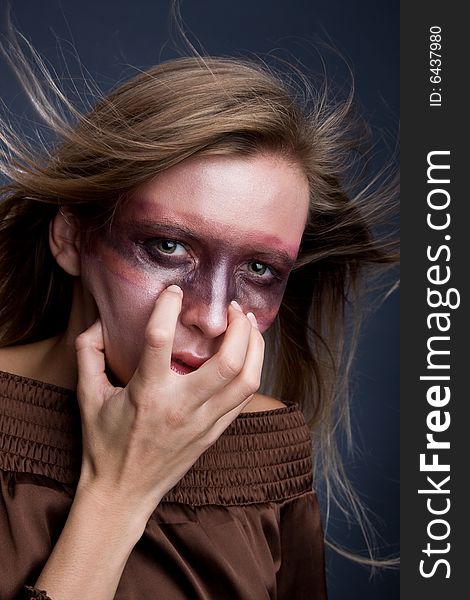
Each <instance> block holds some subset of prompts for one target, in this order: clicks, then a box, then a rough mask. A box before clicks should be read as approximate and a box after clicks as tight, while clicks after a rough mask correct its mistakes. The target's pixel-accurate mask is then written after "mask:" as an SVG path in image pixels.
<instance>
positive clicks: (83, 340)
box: [75, 331, 88, 352]
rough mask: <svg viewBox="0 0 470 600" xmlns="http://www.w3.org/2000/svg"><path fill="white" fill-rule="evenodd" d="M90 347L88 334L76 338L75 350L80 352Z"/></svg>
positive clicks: (84, 333)
mask: <svg viewBox="0 0 470 600" xmlns="http://www.w3.org/2000/svg"><path fill="white" fill-rule="evenodd" d="M87 346H88V333H87V332H86V331H84V332H83V333H81V334H80V335H78V336H77V337H76V338H75V350H76V351H77V352H78V351H80V350H83V349H84V348H86V347H87Z"/></svg>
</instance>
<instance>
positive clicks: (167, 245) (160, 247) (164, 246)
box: [147, 238, 187, 256]
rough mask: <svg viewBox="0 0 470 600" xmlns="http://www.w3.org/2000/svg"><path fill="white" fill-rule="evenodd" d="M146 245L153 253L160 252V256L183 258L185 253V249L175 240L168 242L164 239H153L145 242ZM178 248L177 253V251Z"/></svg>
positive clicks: (168, 240)
mask: <svg viewBox="0 0 470 600" xmlns="http://www.w3.org/2000/svg"><path fill="white" fill-rule="evenodd" d="M147 245H148V246H150V248H151V249H152V250H153V251H155V250H157V251H158V252H161V253H162V254H166V255H170V256H184V255H185V254H186V253H187V252H186V248H185V247H184V245H183V244H181V243H180V242H177V241H176V240H170V239H166V238H162V239H154V240H151V241H150V242H147ZM178 246H179V248H180V249H179V251H178V250H177V249H178Z"/></svg>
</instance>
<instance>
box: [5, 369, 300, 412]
mask: <svg viewBox="0 0 470 600" xmlns="http://www.w3.org/2000/svg"><path fill="white" fill-rule="evenodd" d="M0 379H10V380H14V381H17V382H18V383H25V384H26V385H29V386H31V387H35V388H43V389H44V390H48V391H50V392H52V393H57V394H60V395H62V396H68V397H70V398H75V397H76V390H73V389H71V388H66V387H63V386H60V385H57V384H55V383H48V382H47V381H42V380H40V379H35V378H33V377H27V376H26V375H19V374H18V373H10V372H9V371H3V370H2V369H0ZM281 402H283V403H284V404H285V406H280V407H277V408H271V409H266V410H258V411H256V410H253V411H246V412H241V413H239V414H238V416H237V419H240V418H242V419H246V418H253V417H255V416H259V417H264V416H268V415H273V416H274V415H284V414H286V413H289V412H292V411H295V410H300V408H299V405H298V404H297V403H295V402H293V401H291V400H281Z"/></svg>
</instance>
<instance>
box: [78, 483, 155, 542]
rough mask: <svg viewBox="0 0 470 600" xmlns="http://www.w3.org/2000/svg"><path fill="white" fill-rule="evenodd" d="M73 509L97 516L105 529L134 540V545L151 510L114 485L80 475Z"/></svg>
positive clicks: (99, 523) (92, 516)
mask: <svg viewBox="0 0 470 600" xmlns="http://www.w3.org/2000/svg"><path fill="white" fill-rule="evenodd" d="M73 507H74V510H75V511H76V512H79V513H84V514H86V515H88V518H91V519H96V522H97V524H98V525H99V528H100V529H102V528H108V529H109V530H114V531H116V532H119V537H120V538H121V539H122V537H123V536H125V537H127V538H128V539H129V540H133V541H134V544H136V543H137V541H138V540H139V539H140V538H141V536H142V534H143V533H144V530H145V527H146V525H147V521H148V519H149V517H150V515H151V513H152V512H153V510H150V509H148V508H147V507H146V506H145V504H144V503H137V502H133V501H132V500H131V498H130V496H129V494H125V493H124V492H123V491H122V490H120V489H119V488H118V487H117V486H109V485H104V483H102V482H97V481H90V480H84V479H83V478H80V481H79V483H78V486H77V490H76V493H75V498H74V503H73Z"/></svg>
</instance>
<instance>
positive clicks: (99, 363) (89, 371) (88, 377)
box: [75, 319, 112, 402]
mask: <svg viewBox="0 0 470 600" xmlns="http://www.w3.org/2000/svg"><path fill="white" fill-rule="evenodd" d="M75 350H76V356H77V369H78V383H77V392H78V398H79V400H81V401H82V402H83V401H86V400H87V399H88V398H95V399H96V400H99V399H102V397H103V395H104V392H105V390H106V389H107V388H109V387H112V386H111V384H110V382H109V380H108V378H107V376H106V373H105V356H104V341H103V330H102V324H101V320H100V319H97V320H96V321H95V323H93V325H92V326H91V327H89V328H88V329H87V330H86V331H84V332H83V333H81V334H80V335H79V336H78V337H77V338H76V340H75Z"/></svg>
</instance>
